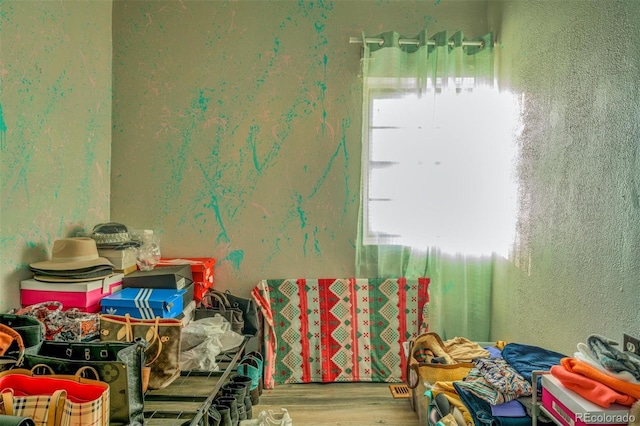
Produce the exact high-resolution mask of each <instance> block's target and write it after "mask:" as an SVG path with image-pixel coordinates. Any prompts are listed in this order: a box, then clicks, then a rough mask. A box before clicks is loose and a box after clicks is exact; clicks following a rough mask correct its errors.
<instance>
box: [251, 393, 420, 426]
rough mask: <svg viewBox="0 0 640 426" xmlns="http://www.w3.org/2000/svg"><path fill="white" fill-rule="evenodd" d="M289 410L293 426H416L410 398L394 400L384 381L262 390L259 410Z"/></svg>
mask: <svg viewBox="0 0 640 426" xmlns="http://www.w3.org/2000/svg"><path fill="white" fill-rule="evenodd" d="M281 407H284V408H286V409H287V410H288V411H289V414H290V416H291V418H292V419H293V425H294V426H328V425H348V426H356V425H358V426H367V425H393V426H417V425H418V424H419V422H418V416H417V414H416V413H415V412H414V411H413V409H412V408H411V404H410V403H409V399H394V398H393V396H392V394H391V391H390V390H389V384H387V383H306V384H291V385H277V386H276V387H275V388H274V389H265V390H264V391H263V393H262V396H260V403H259V404H258V405H256V406H255V407H254V408H253V413H254V417H255V416H257V415H258V413H259V412H260V411H262V410H274V411H276V412H280V408H281Z"/></svg>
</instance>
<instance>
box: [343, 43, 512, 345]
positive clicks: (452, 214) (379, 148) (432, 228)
mask: <svg viewBox="0 0 640 426" xmlns="http://www.w3.org/2000/svg"><path fill="white" fill-rule="evenodd" d="M362 41H363V45H364V49H363V52H364V53H363V59H362V78H363V98H364V99H363V129H362V134H363V152H362V164H363V173H362V179H361V203H360V220H359V226H358V238H357V244H356V273H357V275H358V276H359V277H363V278H372V277H377V278H389V277H402V276H403V277H407V278H415V277H423V276H426V277H429V278H430V279H431V284H430V286H429V290H430V297H431V302H430V305H429V319H428V321H429V329H430V330H431V331H436V332H438V333H439V334H440V335H441V336H442V337H443V338H451V337H455V336H463V337H467V338H469V339H474V340H477V341H488V340H489V336H490V315H491V291H492V279H493V264H494V261H495V259H496V256H499V255H500V253H502V254H504V253H505V252H506V250H505V247H506V246H507V245H508V243H509V242H510V239H511V238H512V236H511V235H509V229H512V228H513V223H514V219H513V216H514V210H513V209H512V208H511V207H508V206H506V204H504V200H505V198H508V196H507V195H505V194H506V193H507V192H508V191H507V190H506V189H505V188H506V187H507V186H508V182H509V180H510V177H509V173H510V171H509V170H508V168H509V167H508V166H509V164H510V162H511V158H510V157H509V155H508V153H507V151H508V149H506V148H505V147H506V145H507V144H508V142H505V141H507V140H508V139H509V137H508V136H509V135H506V134H504V132H503V131H501V130H500V128H501V124H500V122H499V120H500V114H501V113H500V107H498V106H497V105H498V103H497V102H496V100H497V95H496V90H495V87H494V86H495V85H494V74H493V62H494V59H493V39H492V35H491V34H487V35H485V36H483V37H480V38H478V39H475V40H466V39H465V38H464V35H463V34H462V33H460V32H457V33H455V34H452V35H450V34H447V33H446V32H440V33H437V34H433V35H431V36H428V35H427V32H426V30H424V31H422V32H421V33H420V34H419V35H418V36H415V37H403V36H401V35H400V34H398V33H396V32H386V33H382V34H377V35H373V36H372V35H368V36H366V35H364V34H363V40H362ZM376 102H377V103H376ZM376 105H377V106H376ZM390 115H394V117H391V118H389V116H390ZM416 123H419V124H416ZM409 130H411V131H409ZM500 132H502V133H500ZM407 139H411V141H412V142H411V144H409V143H408V142H407ZM403 151H406V153H405V154H403V153H402V152H403ZM381 153H385V154H381ZM385 155H386V156H387V157H388V158H383V157H384V156H385ZM396 178H397V180H396V181H393V180H394V179H396ZM390 180H391V181H393V182H389V181H390ZM381 188H382V189H381ZM384 188H387V189H386V190H385V189H384ZM507 204H508V203H507ZM385 212H391V213H390V214H387V215H386V216H387V217H385Z"/></svg>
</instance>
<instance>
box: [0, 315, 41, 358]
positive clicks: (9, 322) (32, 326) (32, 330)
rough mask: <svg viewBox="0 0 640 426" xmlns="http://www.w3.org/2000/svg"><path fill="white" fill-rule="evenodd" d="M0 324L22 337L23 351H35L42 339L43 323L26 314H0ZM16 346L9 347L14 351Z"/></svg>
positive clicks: (10, 350) (10, 351)
mask: <svg viewBox="0 0 640 426" xmlns="http://www.w3.org/2000/svg"><path fill="white" fill-rule="evenodd" d="M0 324H2V325H6V326H8V327H11V328H13V329H14V330H15V331H17V332H18V334H20V336H21V337H22V343H23V344H24V348H25V349H24V351H25V353H37V352H38V349H40V345H41V344H42V342H43V341H44V324H43V323H42V322H40V321H38V320H37V319H35V318H33V317H30V316H27V315H14V314H0ZM16 350H17V348H9V353H12V352H13V353H15V351H16Z"/></svg>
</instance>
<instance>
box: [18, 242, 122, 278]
mask: <svg viewBox="0 0 640 426" xmlns="http://www.w3.org/2000/svg"><path fill="white" fill-rule="evenodd" d="M101 265H104V266H112V267H113V264H112V263H111V262H110V261H109V259H107V258H105V257H100V256H99V255H98V248H97V246H96V242H95V240H94V239H93V238H88V237H73V238H61V239H58V240H55V241H54V242H53V249H52V250H51V260H45V261H42V262H36V263H32V264H30V265H29V266H30V267H31V268H34V269H39V270H45V271H47V270H49V271H65V270H74V269H83V268H91V267H94V266H101Z"/></svg>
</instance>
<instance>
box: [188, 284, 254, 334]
mask: <svg viewBox="0 0 640 426" xmlns="http://www.w3.org/2000/svg"><path fill="white" fill-rule="evenodd" d="M216 314H217V315H220V316H221V317H223V318H224V319H226V320H227V321H229V323H230V324H231V330H232V331H235V332H236V333H238V334H242V330H243V328H244V312H242V310H240V309H239V308H237V307H234V306H232V305H231V302H230V301H229V299H227V296H226V294H225V293H223V292H221V291H217V290H209V291H208V292H206V293H205V294H204V296H203V298H202V305H201V306H200V307H198V308H196V310H195V312H194V318H193V319H194V320H199V319H203V318H211V317H214V316H215V315H216Z"/></svg>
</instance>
